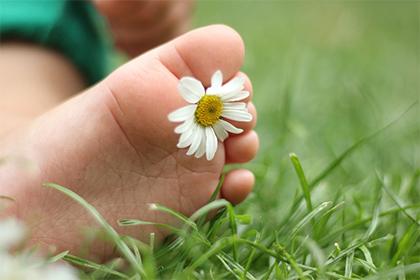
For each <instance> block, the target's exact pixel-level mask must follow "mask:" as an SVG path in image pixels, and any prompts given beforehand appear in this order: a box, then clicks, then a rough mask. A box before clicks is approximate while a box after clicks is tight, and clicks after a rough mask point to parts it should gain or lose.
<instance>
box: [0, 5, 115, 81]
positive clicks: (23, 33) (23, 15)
mask: <svg viewBox="0 0 420 280" xmlns="http://www.w3.org/2000/svg"><path fill="white" fill-rule="evenodd" d="M104 26H105V25H104V22H103V20H102V18H101V17H100V15H99V14H97V12H96V10H95V9H94V7H93V6H92V5H91V4H90V3H89V2H88V1H65V0H54V1H51V0H48V1H45V0H0V36H1V37H0V39H1V40H2V41H3V40H6V39H23V40H28V41H32V42H36V43H38V44H42V45H44V46H46V47H49V48H52V49H55V50H57V51H59V52H61V53H63V54H64V55H65V56H66V57H68V58H69V59H70V60H71V61H73V63H74V64H75V65H76V66H77V67H78V68H79V70H80V71H81V73H82V74H83V75H84V77H85V78H86V82H87V83H89V84H93V83H96V82H97V81H99V80H101V79H102V78H103V77H104V76H105V75H106V74H107V73H108V71H109V65H108V64H109V63H108V58H109V57H110V55H109V54H110V52H111V47H110V45H111V44H109V39H108V36H107V34H106V32H105V30H106V29H105V27H104Z"/></svg>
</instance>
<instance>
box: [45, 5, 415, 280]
mask: <svg viewBox="0 0 420 280" xmlns="http://www.w3.org/2000/svg"><path fill="white" fill-rule="evenodd" d="M419 22H420V21H419V6H418V3H415V2H406V1H400V2H398V1H387V2H380V1H373V2H372V1H369V2H364V1H355V2H344V3H340V2H334V1H329V2H318V3H311V2H306V1H303V2H298V3H295V2H268V1H267V2H239V1H232V2H210V1H209V2H199V3H198V9H197V12H196V16H195V25H197V26H198V25H205V24H210V23H227V24H229V25H231V26H233V27H234V28H235V29H237V30H238V31H239V32H240V33H241V34H242V36H243V37H244V40H245V43H246V47H247V56H246V61H245V65H244V71H245V72H247V73H248V75H249V76H250V77H251V78H252V80H253V85H254V92H255V98H254V100H255V103H256V105H257V107H258V109H259V124H258V127H257V130H258V132H259V134H260V137H261V152H260V153H259V155H258V157H257V159H256V160H255V161H253V162H252V163H250V164H248V165H247V167H249V168H250V169H251V170H253V171H254V173H255V175H256V186H255V190H254V192H253V194H252V195H251V197H250V198H249V199H248V200H247V201H246V202H245V203H243V204H242V205H240V206H239V207H235V208H234V207H232V205H230V204H229V203H228V202H227V201H224V200H213V201H212V202H210V204H209V205H207V206H205V207H204V208H202V209H200V210H198V211H197V212H196V214H195V215H194V216H193V217H192V218H188V217H184V216H183V215H182V214H179V213H176V212H174V211H172V210H170V209H168V208H165V207H164V206H162V205H153V209H154V210H155V211H163V212H166V213H169V214H171V215H173V216H174V217H176V218H177V219H179V220H180V222H181V223H182V224H184V226H183V227H181V228H170V227H168V226H166V225H157V226H162V227H166V228H167V229H169V230H171V231H172V232H173V234H174V235H173V238H171V239H168V240H167V242H166V243H165V244H164V246H162V247H159V248H156V247H155V245H154V242H153V240H154V238H153V236H151V242H150V244H145V243H141V242H139V241H136V240H134V239H132V238H128V237H122V236H118V235H117V234H116V233H115V230H113V229H112V228H111V227H110V226H109V225H108V223H107V222H106V221H104V220H103V218H102V217H101V215H100V214H99V213H97V212H96V210H94V209H92V207H91V206H90V205H89V204H88V203H87V202H85V201H84V200H83V198H81V197H79V196H78V195H77V194H74V193H72V192H70V191H69V190H67V189H65V188H63V187H61V186H58V185H54V184H49V185H48V186H49V187H52V188H55V189H57V190H59V191H62V192H65V193H66V194H68V195H69V196H71V197H72V198H73V199H75V200H77V201H78V202H80V203H81V207H82V206H84V207H85V208H86V209H87V210H88V211H90V213H91V214H92V215H93V216H94V217H95V218H96V219H97V221H98V222H99V223H100V224H101V225H102V226H103V227H104V229H105V230H106V232H107V233H108V235H109V237H110V238H111V239H112V240H113V241H114V242H115V244H116V246H117V248H118V249H119V251H120V253H121V255H122V257H123V260H121V259H116V260H113V261H111V262H110V263H107V264H96V263H93V262H91V261H88V260H84V259H81V258H79V257H77V256H72V255H68V254H67V253H66V252H64V253H62V254H61V255H58V256H56V257H55V258H54V259H52V260H53V261H54V260H57V259H64V260H66V261H68V262H71V263H74V264H76V265H78V266H79V267H80V268H81V269H80V273H81V276H82V278H83V279H153V278H163V279H360V278H366V279H399V280H402V279H419V276H418V275H420V242H419V238H420V227H419V217H420V210H419V209H420V203H419V202H420V187H419V175H420V169H419V166H418V158H419V149H418V147H419V139H420V137H419V136H420V130H419V125H418V120H419V114H418V112H419V105H418V103H416V102H417V101H418V97H419V96H418V95H419V89H420V85H419V79H418V78H419V77H420V73H419V51H418V50H419V49H420V46H419V42H420V41H419V40H420V34H419V28H420V23H419ZM408 108H409V110H407V109H408ZM390 123H392V125H387V124H390ZM382 128H385V129H382ZM294 153H296V154H298V155H299V157H298V156H297V155H296V154H294ZM219 207H221V209H220V210H219V212H218V214H217V215H216V217H215V218H213V219H211V220H210V221H208V220H206V219H205V217H207V214H208V212H209V211H210V210H212V209H216V208H219ZM123 218H124V217H121V219H122V220H120V225H121V226H136V227H141V226H142V225H145V224H149V223H148V222H147V221H138V220H123Z"/></svg>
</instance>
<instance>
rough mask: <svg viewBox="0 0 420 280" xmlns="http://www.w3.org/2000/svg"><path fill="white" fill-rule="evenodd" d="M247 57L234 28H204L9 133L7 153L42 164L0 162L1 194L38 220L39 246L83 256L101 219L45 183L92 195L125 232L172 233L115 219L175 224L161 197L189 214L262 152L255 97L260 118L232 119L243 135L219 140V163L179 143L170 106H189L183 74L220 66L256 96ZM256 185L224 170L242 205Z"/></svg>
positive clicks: (104, 252)
mask: <svg viewBox="0 0 420 280" xmlns="http://www.w3.org/2000/svg"><path fill="white" fill-rule="evenodd" d="M243 55H244V46H243V42H242V40H241V38H240V36H239V35H238V34H237V33H236V32H235V31H233V30H232V29H230V28H228V27H225V26H209V27H205V28H200V29H197V30H195V31H192V32H189V33H187V34H185V35H183V36H181V37H179V38H177V39H175V40H173V41H171V42H169V43H167V44H165V45H162V46H161V47H159V48H156V49H154V50H152V51H149V52H148V53H146V54H144V55H142V56H140V57H137V58H136V59H134V60H132V61H130V62H129V63H127V64H125V65H123V66H122V67H120V68H119V69H117V70H116V71H115V72H114V73H112V74H111V75H110V76H109V77H107V78H106V79H105V80H103V81H102V82H101V83H99V84H97V85H96V86H94V87H92V88H91V89H89V90H87V91H85V92H83V93H81V94H80V95H78V96H76V97H74V98H72V99H70V100H69V101H67V102H66V103H64V104H62V105H61V106H59V107H57V108H55V109H54V110H52V111H50V112H48V113H46V114H44V115H43V116H41V117H40V118H38V119H36V120H35V121H34V122H33V123H32V124H31V125H30V126H28V127H26V128H24V129H22V130H20V131H16V132H15V133H14V134H11V135H9V136H8V138H7V139H3V140H2V145H0V147H1V150H0V155H16V154H20V155H23V156H25V157H26V158H29V159H30V160H31V161H32V162H33V163H34V166H36V168H37V171H38V172H36V173H35V174H32V175H28V174H27V173H25V172H24V171H23V170H22V168H19V167H17V166H15V165H12V164H9V165H8V166H7V167H2V168H0V182H1V184H2V185H1V192H0V195H6V196H9V197H13V198H14V199H15V203H13V204H12V205H13V206H12V207H9V208H8V210H7V214H8V215H11V214H14V215H17V216H18V217H19V218H21V219H23V220H25V221H26V222H27V223H28V224H29V225H30V227H31V229H32V242H33V243H37V244H45V245H51V244H54V245H55V246H56V247H57V249H58V250H64V249H66V250H72V251H73V252H74V253H78V248H80V247H81V244H82V242H83V240H84V233H83V230H84V229H87V228H92V227H93V226H95V225H96V223H95V222H94V220H93V219H92V218H91V217H90V216H89V214H88V213H87V212H86V211H85V209H83V208H82V207H81V206H80V205H78V204H77V203H76V202H74V201H72V200H71V199H70V198H68V197H66V196H65V195H64V194H62V193H59V192H57V191H55V190H53V189H50V188H45V187H42V186H41V185H42V183H44V182H54V183H58V184H60V185H63V186H65V187H67V188H69V189H71V190H73V191H74V192H76V193H78V194H79V195H80V196H82V197H83V198H85V199H86V200H87V201H88V202H90V203H91V204H92V205H93V206H94V207H96V209H97V210H98V211H99V212H100V213H101V214H103V216H104V217H105V218H106V219H107V220H108V221H109V222H110V224H111V225H113V226H114V227H115V228H116V229H117V230H118V231H119V232H120V233H123V234H129V235H132V236H135V237H136V238H139V239H141V240H147V239H148V236H149V234H150V232H156V234H157V235H158V238H163V237H164V235H165V233H164V232H159V229H158V228H155V227H152V226H149V227H141V228H119V227H118V226H117V220H118V219H121V218H132V219H141V220H147V221H154V222H159V223H169V224H175V222H176V221H174V220H173V219H172V218H171V217H170V216H167V215H165V214H162V213H158V212H156V211H152V210H149V208H148V205H149V204H150V203H159V204H162V205H165V206H167V207H170V208H173V209H175V210H177V211H180V212H182V213H184V214H185V215H191V214H192V213H193V212H194V211H195V210H197V209H198V208H200V207H201V206H203V205H204V204H206V202H207V201H208V200H209V198H210V196H211V194H212V193H213V191H214V190H215V188H216V186H217V184H218V181H219V177H220V175H221V172H222V169H223V167H224V165H225V164H226V163H241V162H247V161H249V160H251V159H252V158H253V157H254V156H255V154H256V151H257V149H258V137H257V134H256V133H255V132H254V131H253V130H252V129H253V127H254V126H255V119H256V111H255V107H254V106H253V104H252V103H251V101H250V99H251V96H250V97H247V98H246V99H245V100H244V102H245V103H246V106H247V108H248V111H249V112H250V113H251V115H252V119H253V120H252V121H251V122H234V121H233V122H232V124H233V125H234V126H235V127H237V128H240V129H243V130H244V132H243V133H242V134H240V135H231V137H230V138H228V139H226V140H225V142H224V143H223V144H222V143H219V145H218V148H217V150H216V151H215V154H214V158H213V159H212V160H211V161H209V160H207V159H206V158H205V157H202V158H199V159H197V158H195V157H190V156H188V155H186V151H187V149H179V148H177V143H178V137H179V135H177V134H175V133H174V128H175V127H176V124H174V123H171V122H169V121H168V114H169V113H170V112H172V111H174V110H176V109H178V108H180V107H182V106H184V105H186V102H185V101H184V100H183V99H182V97H181V96H180V94H179V92H178V90H177V86H178V83H179V79H181V78H182V77H185V76H191V77H195V78H197V79H198V80H200V81H202V82H203V83H204V85H205V86H206V87H207V86H209V85H210V79H211V77H212V74H213V73H214V72H215V71H216V70H218V69H220V70H221V71H222V72H223V74H224V82H226V81H227V80H230V79H232V78H233V77H235V76H241V77H243V79H245V90H246V91H248V92H250V93H252V89H251V84H250V82H249V80H248V78H247V77H246V76H245V74H243V73H239V72H238V71H239V68H240V67H241V65H242V62H243ZM253 183H254V177H253V175H252V173H251V172H250V171H248V170H245V169H240V170H233V171H231V172H229V173H228V174H227V175H226V177H225V181H224V184H223V186H222V189H221V193H220V196H221V197H223V198H225V199H227V200H229V201H231V202H232V203H239V202H241V201H242V200H243V199H245V197H246V196H247V194H248V193H249V192H250V191H251V188H252V186H253ZM90 250H91V251H90V252H89V253H90V254H94V255H97V256H101V257H104V258H106V257H109V256H110V255H111V254H112V248H111V246H109V244H106V243H103V242H101V241H99V240H96V241H95V242H94V243H93V244H92V246H91V247H90Z"/></svg>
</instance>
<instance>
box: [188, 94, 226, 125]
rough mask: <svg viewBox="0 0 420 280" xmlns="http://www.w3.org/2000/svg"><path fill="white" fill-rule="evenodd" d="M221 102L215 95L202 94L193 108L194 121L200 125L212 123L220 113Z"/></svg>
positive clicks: (221, 108)
mask: <svg viewBox="0 0 420 280" xmlns="http://www.w3.org/2000/svg"><path fill="white" fill-rule="evenodd" d="M222 110H223V102H222V100H221V99H220V97H218V96H215V95H204V96H203V97H201V99H200V101H198V104H197V109H196V110H195V121H196V122H197V123H198V124H199V125H201V126H204V127H206V126H212V125H214V124H215V123H216V122H217V121H218V120H219V119H220V116H221V115H222Z"/></svg>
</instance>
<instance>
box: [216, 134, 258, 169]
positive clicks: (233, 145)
mask: <svg viewBox="0 0 420 280" xmlns="http://www.w3.org/2000/svg"><path fill="white" fill-rule="evenodd" d="M224 144H225V154H226V163H244V162H248V161H250V160H252V159H253V158H254V157H255V155H256V154H257V151H258V148H259V139H258V134H257V133H256V132H255V131H254V130H251V131H248V132H245V133H243V134H241V135H238V136H236V137H231V138H228V139H226V141H225V143H224Z"/></svg>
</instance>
